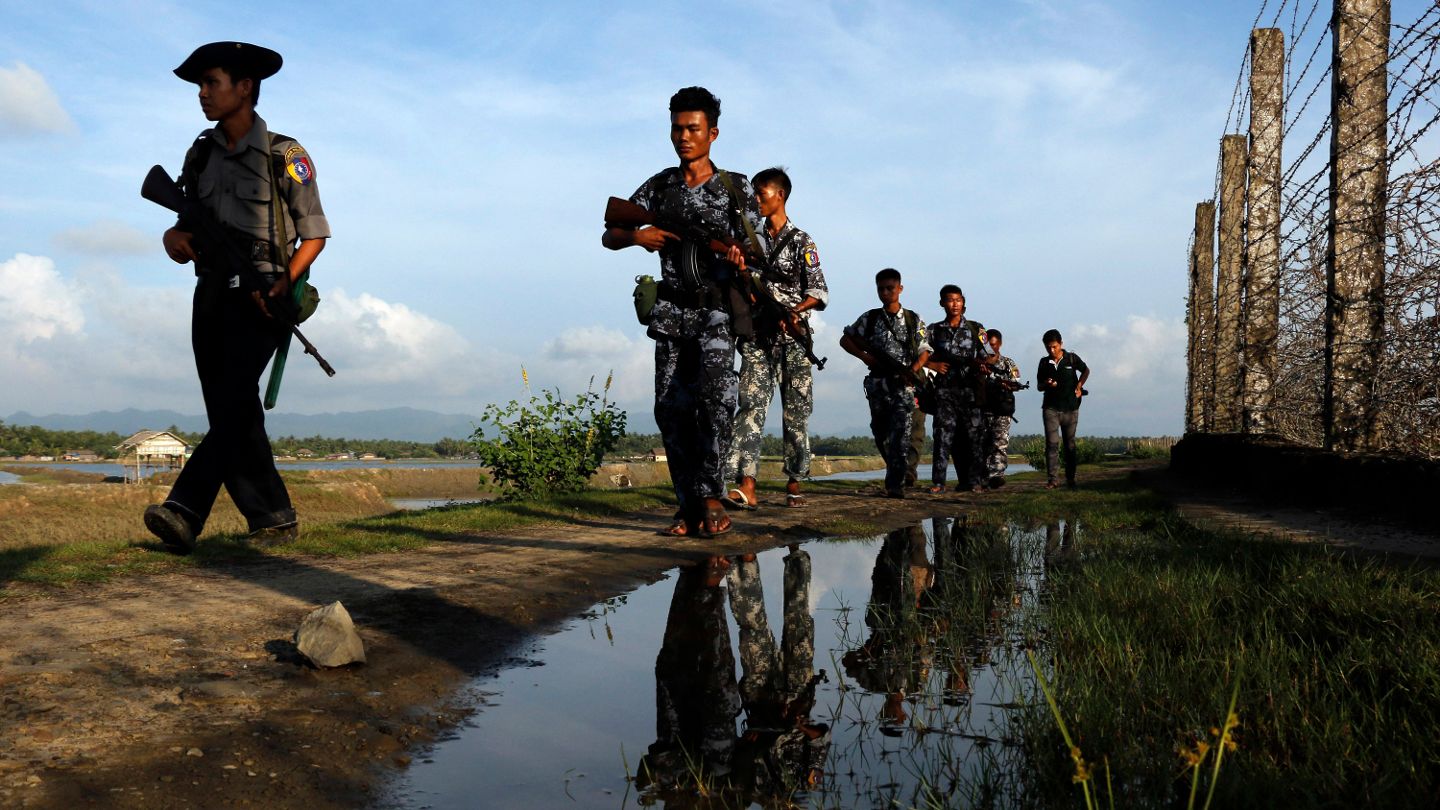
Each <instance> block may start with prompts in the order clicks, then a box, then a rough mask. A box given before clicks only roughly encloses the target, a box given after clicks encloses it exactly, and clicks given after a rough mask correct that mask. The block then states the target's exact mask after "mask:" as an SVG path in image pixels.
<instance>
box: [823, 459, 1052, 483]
mask: <svg viewBox="0 0 1440 810" xmlns="http://www.w3.org/2000/svg"><path fill="white" fill-rule="evenodd" d="M1034 471H1035V468H1034V467H1031V466H1030V465H1029V464H1026V463H1025V462H1023V461H1021V462H1017V463H1014V464H1011V465H1010V466H1008V467H1006V468H1005V474H1006V475H1015V474H1016V473H1023V472H1034ZM945 476H946V478H945V480H946V481H956V480H958V479H957V478H956V477H955V467H954V466H953V465H952V466H951V467H950V468H949V469H948V470H946V472H945ZM884 477H885V470H884V469H883V468H882V469H878V470H850V471H848V472H838V473H830V474H829V475H817V476H815V480H816V481H871V480H874V479H876V478H884ZM920 478H921V479H922V480H924V481H925V482H927V483H928V482H929V481H930V464H929V462H922V463H921V464H920Z"/></svg>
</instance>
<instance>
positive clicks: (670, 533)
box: [655, 519, 690, 537]
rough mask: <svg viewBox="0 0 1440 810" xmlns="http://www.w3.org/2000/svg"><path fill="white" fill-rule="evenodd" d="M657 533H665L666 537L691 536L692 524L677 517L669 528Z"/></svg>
mask: <svg viewBox="0 0 1440 810" xmlns="http://www.w3.org/2000/svg"><path fill="white" fill-rule="evenodd" d="M655 533H656V534H660V535H664V536H666V537H689V536H690V524H689V523H687V522H685V521H684V520H678V519H677V520H676V521H675V522H674V523H671V524H670V527H669V528H668V529H661V530H660V531H658V532H655Z"/></svg>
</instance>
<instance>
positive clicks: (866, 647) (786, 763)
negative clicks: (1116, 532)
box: [387, 519, 1075, 808]
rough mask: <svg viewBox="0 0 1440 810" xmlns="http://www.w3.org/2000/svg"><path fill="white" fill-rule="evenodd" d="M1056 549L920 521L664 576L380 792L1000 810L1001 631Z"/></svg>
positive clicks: (1009, 778) (1005, 673)
mask: <svg viewBox="0 0 1440 810" xmlns="http://www.w3.org/2000/svg"><path fill="white" fill-rule="evenodd" d="M1074 542H1075V530H1074V527H1073V526H1070V525H1066V524H1064V523H1056V524H1054V525H1053V526H1049V527H1036V528H1035V529H1021V528H1016V527H967V526H966V525H965V524H964V521H963V520H961V521H958V522H957V521H953V520H949V519H943V520H942V519H937V520H934V521H927V522H926V523H925V524H924V525H922V526H916V527H912V528H909V529H904V530H900V531H896V532H892V533H890V534H888V535H886V536H884V537H883V538H875V539H872V540H868V541H821V542H815V543H809V544H806V545H805V546H803V547H801V546H791V547H789V548H788V549H774V550H771V551H767V552H764V553H761V554H759V555H757V556H752V557H750V558H749V559H746V558H744V557H729V558H722V557H716V558H712V559H711V560H709V561H708V562H707V563H704V564H700V565H694V566H688V567H684V568H681V569H678V570H677V571H676V572H674V573H673V575H672V577H671V579H670V580H669V581H662V582H658V583H656V584H654V585H650V586H647V587H644V588H640V589H639V590H637V591H635V592H634V593H631V594H628V595H626V596H624V597H619V598H617V599H613V600H609V601H607V602H605V603H603V604H601V605H597V606H596V608H595V609H594V610H593V611H591V612H590V613H588V614H586V616H585V617H583V618H582V620H581V621H580V622H577V623H576V624H575V625H573V626H571V627H570V628H568V629H566V630H565V631H562V632H560V633H558V634H556V635H554V636H550V637H548V638H545V639H542V640H541V641H540V642H539V645H538V646H539V648H538V649H536V650H534V651H532V652H531V653H530V657H532V658H535V659H537V660H538V661H540V662H542V663H543V664H545V666H540V667H533V668H527V669H523V670H512V671H510V672H506V673H503V674H501V675H499V676H497V677H495V678H493V679H488V680H486V681H484V682H483V683H476V684H475V688H476V689H477V690H482V689H483V690H484V692H485V694H487V695H490V696H491V697H490V700H489V701H487V705H486V706H485V707H484V708H483V709H482V710H481V711H480V712H479V713H477V714H476V715H475V716H474V718H473V720H472V725H471V726H470V727H469V728H466V729H464V730H462V731H461V733H459V734H458V735H457V736H456V737H455V738H453V739H450V740H447V741H445V742H443V743H441V744H440V745H439V746H437V748H436V750H435V751H434V752H433V753H432V755H431V757H430V758H429V759H426V760H425V761H424V762H423V763H418V764H416V765H415V766H413V767H412V768H411V769H410V771H409V772H407V773H406V774H405V775H404V777H403V781H402V783H401V785H400V786H399V788H398V789H397V791H396V794H397V795H394V796H392V797H390V798H389V800H388V802H387V803H388V804H394V803H399V804H401V805H403V806H408V807H431V808H449V807H457V808H458V807H473V806H482V805H483V806H503V807H552V806H561V805H565V806H577V807H604V808H615V807H639V806H663V807H697V806H703V807H748V806H764V807H770V806H786V805H787V803H793V804H794V805H795V806H801V807H805V806H809V807H853V806H901V807H910V806H929V805H931V804H934V805H936V806H950V805H956V804H960V805H980V806H995V807H1007V806H1020V804H1021V795H1020V778H1021V776H1022V774H1023V763H1021V761H1020V759H1019V758H1020V756H1021V752H1020V749H1019V748H1018V746H1017V745H1016V742H1017V741H1016V739H1015V734H1014V732H1013V731H1012V727H1011V724H1010V714H1011V712H1012V710H1013V709H1014V708H1015V707H1016V706H1017V705H1022V704H1025V703H1027V702H1029V701H1030V700H1031V699H1032V697H1033V695H1034V689H1033V681H1032V675H1031V673H1030V670H1029V664H1028V663H1027V661H1026V659H1025V655H1024V651H1023V648H1022V643H1023V641H1024V640H1025V639H1026V638H1033V637H1034V636H1035V634H1036V633H1037V632H1038V631H1039V629H1040V625H1039V621H1040V617H1039V596H1040V594H1039V590H1040V587H1041V585H1042V583H1043V579H1044V572H1045V561H1046V559H1047V557H1048V556H1050V555H1055V554H1062V553H1064V552H1066V551H1067V550H1068V549H1070V548H1071V547H1072V546H1073V544H1074ZM767 586H768V587H767ZM732 622H733V623H734V625H735V628H734V632H732V630H731V623H732ZM776 625H778V631H779V632H778V635H777V633H776V632H775V631H776V629H777V628H776ZM477 797H484V798H485V801H478V799H477ZM477 802H478V803H477Z"/></svg>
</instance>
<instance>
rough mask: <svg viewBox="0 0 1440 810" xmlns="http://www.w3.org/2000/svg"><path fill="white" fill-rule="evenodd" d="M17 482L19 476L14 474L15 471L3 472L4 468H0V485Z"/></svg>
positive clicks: (18, 481)
mask: <svg viewBox="0 0 1440 810" xmlns="http://www.w3.org/2000/svg"><path fill="white" fill-rule="evenodd" d="M18 483H20V476H18V475H16V474H15V473H9V472H5V471H4V470H0V486H4V485H5V484H18Z"/></svg>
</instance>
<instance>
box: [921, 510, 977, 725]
mask: <svg viewBox="0 0 1440 810" xmlns="http://www.w3.org/2000/svg"><path fill="white" fill-rule="evenodd" d="M934 531H935V574H934V585H932V586H931V588H930V590H929V591H928V592H927V599H926V602H927V605H928V606H929V607H930V608H931V611H930V613H931V615H930V622H931V623H932V624H933V626H934V628H935V637H936V638H937V639H940V638H945V637H947V636H950V632H951V630H952V627H953V625H954V623H955V622H957V621H958V622H960V623H961V625H962V626H963V625H964V623H965V622H967V621H969V620H971V617H969V616H955V615H953V613H954V610H955V606H956V605H960V604H964V600H962V599H958V598H955V599H952V598H951V597H952V596H953V595H954V594H952V591H956V590H958V589H960V588H963V587H965V577H966V574H967V571H966V569H965V563H964V553H965V549H966V547H967V546H968V545H969V533H968V532H969V528H968V526H967V524H966V519H965V518H964V517H960V518H935V521H934ZM946 602H950V603H951V604H949V605H947V604H946ZM956 640H957V639H954V638H953V637H952V638H951V645H950V650H949V661H948V665H947V667H946V669H947V672H946V677H945V702H947V703H950V704H956V703H959V702H960V701H961V700H962V699H963V697H962V696H964V695H967V694H969V692H970V663H971V662H970V658H971V656H970V655H969V653H968V652H967V651H966V649H965V648H964V646H962V645H960V644H955V643H954V642H955V641H956Z"/></svg>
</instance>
